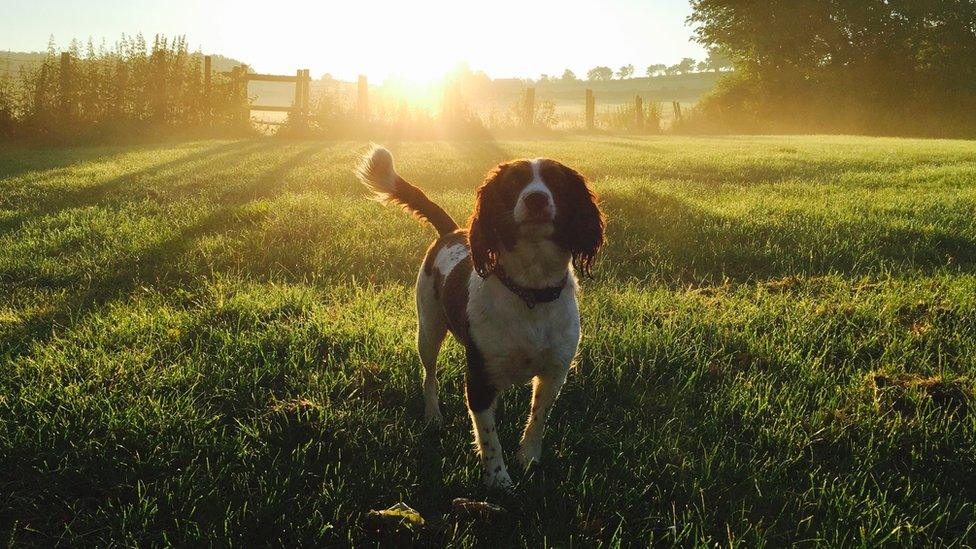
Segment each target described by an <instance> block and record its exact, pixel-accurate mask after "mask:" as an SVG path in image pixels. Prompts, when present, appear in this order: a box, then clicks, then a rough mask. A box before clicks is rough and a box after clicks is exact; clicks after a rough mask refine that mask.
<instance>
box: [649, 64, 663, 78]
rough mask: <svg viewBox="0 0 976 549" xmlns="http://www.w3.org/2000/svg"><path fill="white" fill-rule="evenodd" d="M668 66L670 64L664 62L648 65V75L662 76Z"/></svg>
mask: <svg viewBox="0 0 976 549" xmlns="http://www.w3.org/2000/svg"><path fill="white" fill-rule="evenodd" d="M666 68H668V66H667V65H665V64H664V63H656V64H654V65H648V66H647V76H648V77H652V76H660V75H662V74H664V69H666Z"/></svg>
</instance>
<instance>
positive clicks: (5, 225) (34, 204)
mask: <svg viewBox="0 0 976 549" xmlns="http://www.w3.org/2000/svg"><path fill="white" fill-rule="evenodd" d="M261 146H262V145H261V143H260V142H258V141H234V142H230V143H225V144H222V145H217V146H213V147H206V148H204V149H201V150H199V151H196V152H192V153H189V154H185V155H182V156H180V157H178V158H174V159H172V160H168V161H165V162H160V163H157V164H153V165H151V166H147V167H145V168H142V169H139V170H135V171H131V172H126V173H124V174H122V175H120V176H118V177H114V178H111V179H108V180H106V181H102V182H100V183H97V184H95V185H87V186H84V187H78V188H72V189H68V190H65V189H63V188H55V189H51V190H45V191H43V192H39V193H38V194H36V195H34V196H30V197H29V198H27V199H24V200H21V201H20V202H22V203H21V204H18V203H17V202H11V203H10V204H8V205H7V208H8V209H16V208H18V206H19V207H21V208H24V209H23V210H22V211H20V212H18V214H17V215H15V216H13V217H9V218H7V219H4V220H3V221H0V234H3V233H8V232H12V231H16V230H17V229H19V228H20V227H21V226H23V225H24V224H25V223H27V222H29V221H31V220H33V219H38V218H40V217H45V216H50V215H56V214H58V213H59V212H61V211H64V210H67V209H73V208H84V207H87V206H93V205H96V204H102V203H104V201H105V200H106V199H107V198H108V197H110V196H111V195H113V194H114V193H117V192H119V191H122V190H124V189H127V188H128V189H135V188H138V187H140V186H141V181H142V180H143V179H144V178H150V177H153V176H155V175H157V174H160V173H162V172H169V171H172V172H174V173H175V174H180V173H186V172H188V171H190V170H193V169H198V168H201V167H204V166H206V165H208V164H209V163H212V162H213V161H215V160H217V159H219V157H220V156H221V155H226V154H237V155H243V154H246V153H247V152H249V151H253V150H255V149H257V148H259V147H261ZM265 146H266V145H265ZM28 200H29V203H28V202H27V201H28Z"/></svg>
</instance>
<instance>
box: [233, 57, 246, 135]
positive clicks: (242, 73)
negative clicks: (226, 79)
mask: <svg viewBox="0 0 976 549" xmlns="http://www.w3.org/2000/svg"><path fill="white" fill-rule="evenodd" d="M231 79H233V81H234V86H235V87H236V88H237V93H238V94H239V96H238V97H239V99H240V100H241V114H240V116H241V121H242V122H250V121H251V105H250V104H249V103H248V99H247V65H240V66H238V67H234V68H233V69H232V70H231Z"/></svg>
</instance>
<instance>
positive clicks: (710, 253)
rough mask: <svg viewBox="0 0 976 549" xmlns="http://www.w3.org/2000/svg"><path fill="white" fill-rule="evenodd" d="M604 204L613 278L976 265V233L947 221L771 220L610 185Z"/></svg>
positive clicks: (741, 278) (717, 277) (803, 216)
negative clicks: (956, 229)
mask: <svg viewBox="0 0 976 549" xmlns="http://www.w3.org/2000/svg"><path fill="white" fill-rule="evenodd" d="M604 206H605V208H606V211H607V212H608V217H609V224H608V233H609V241H610V245H609V246H607V248H606V250H605V251H604V253H603V256H602V258H601V259H600V262H601V264H600V267H599V268H600V270H601V271H602V272H603V274H602V276H603V277H609V278H614V279H618V280H622V281H627V280H648V279H655V280H661V281H664V282H665V283H668V284H674V285H688V284H692V285H699V284H715V283H721V282H723V281H726V280H729V281H733V282H747V281H757V280H765V279H769V278H781V277H786V276H818V275H826V274H843V275H852V276H858V275H878V274H881V273H885V272H899V271H910V272H921V273H931V272H936V271H944V270H947V269H951V270H955V271H960V272H972V271H973V270H976V242H974V241H973V240H972V239H970V238H968V237H966V236H963V235H958V234H950V233H949V232H946V231H945V230H936V231H930V232H922V231H918V230H914V229H909V228H905V227H904V226H891V225H887V224H884V223H879V222H872V221H870V220H836V219H831V218H829V217H827V216H815V215H810V214H808V213H801V212H793V213H790V215H788V216H778V217H776V218H770V219H756V218H749V217H727V216H722V215H718V214H715V213H712V212H708V211H706V210H704V209H702V208H699V207H696V206H694V205H692V204H689V203H687V202H685V201H682V200H680V199H678V198H675V197H673V196H669V195H667V194H663V193H660V192H655V191H649V190H648V191H643V194H642V195H641V196H640V197H633V196H629V195H627V194H619V193H614V192H610V193H606V194H605V195H604ZM918 221H919V225H924V224H925V220H922V219H918ZM598 276H600V275H598Z"/></svg>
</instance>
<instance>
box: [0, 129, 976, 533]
mask: <svg viewBox="0 0 976 549" xmlns="http://www.w3.org/2000/svg"><path fill="white" fill-rule="evenodd" d="M387 145H389V146H391V148H392V149H393V151H394V153H395V154H397V155H398V157H399V159H400V168H401V171H402V172H403V174H404V175H405V176H407V177H408V179H410V180H412V181H413V182H415V183H417V184H419V185H421V186H422V187H424V188H425V189H427V190H428V191H429V192H430V194H431V195H432V196H433V197H434V198H435V199H436V200H437V201H439V202H441V203H442V204H444V205H445V206H446V207H447V209H448V210H449V211H450V212H451V213H452V214H454V215H455V216H456V217H457V218H458V219H461V218H465V217H466V216H467V214H468V213H469V208H470V207H471V205H472V198H473V189H474V188H475V186H476V185H477V184H479V183H480V180H481V178H482V176H483V174H484V172H485V171H486V170H487V169H488V168H489V167H490V166H492V165H493V164H494V163H496V162H497V161H499V160H502V159H508V158H511V157H519V156H532V157H534V156H540V155H544V156H551V157H554V158H557V159H560V160H562V161H564V162H566V163H568V164H570V165H573V166H575V167H577V168H579V169H580V170H581V171H583V172H584V173H585V174H587V175H588V176H589V177H590V178H591V180H592V181H593V183H594V185H595V187H596V189H597V190H598V191H599V192H600V193H601V195H602V197H603V201H604V202H603V203H604V207H605V210H606V212H607V214H608V216H609V227H608V236H609V239H610V244H609V245H608V247H607V248H606V249H605V253H604V254H603V255H602V257H601V260H600V262H599V263H598V268H597V270H596V274H595V277H594V279H592V280H586V281H584V283H583V293H582V295H581V309H582V316H583V325H584V327H583V331H584V336H583V342H582V345H581V350H580V355H579V358H578V364H577V366H576V368H575V370H574V371H573V373H572V374H571V375H570V379H569V382H568V383H567V385H566V387H565V389H564V392H563V394H562V396H561V397H560V400H559V401H558V402H557V404H556V407H555V410H554V412H553V416H552V419H551V422H550V429H549V431H548V433H547V442H546V444H545V447H544V450H543V456H542V464H541V465H540V467H538V468H537V469H534V470H532V471H530V472H528V473H527V474H526V473H521V472H520V471H517V470H515V469H514V468H513V478H514V480H515V482H516V485H517V486H516V489H515V492H514V494H512V495H505V494H498V493H490V492H486V491H485V489H484V488H482V487H481V481H480V471H479V466H478V463H477V460H476V457H475V455H474V453H473V451H472V441H471V436H470V432H469V423H468V418H467V415H466V413H465V410H464V402H463V398H462V390H461V385H462V375H461V371H462V370H461V364H462V353H461V351H460V348H459V347H458V346H457V345H456V344H454V343H451V344H450V345H449V346H448V347H447V348H446V349H445V351H444V353H443V354H442V357H441V360H442V370H441V374H442V376H441V381H442V385H441V386H442V402H443V411H444V414H445V420H446V422H445V425H444V427H443V429H442V430H440V431H432V430H425V429H424V428H423V424H422V419H421V418H422V413H423V404H422V398H421V394H420V383H419V379H420V364H419V361H418V359H417V357H416V354H415V349H414V345H413V341H412V340H413V333H412V332H413V327H414V320H413V310H412V307H413V305H412V299H413V298H412V294H411V292H412V283H413V279H414V277H415V271H416V269H417V268H418V265H419V262H420V260H421V258H422V255H423V252H424V250H425V248H426V246H427V244H428V243H429V241H430V240H431V239H432V236H433V232H432V231H431V230H430V229H427V228H423V227H420V226H419V225H417V224H416V223H415V222H414V221H413V220H412V219H410V218H409V217H408V216H407V215H405V214H404V213H403V212H400V211H397V210H395V209H384V208H381V207H380V206H379V205H377V204H376V203H373V202H369V201H367V200H366V199H365V198H364V193H363V192H362V191H361V190H360V189H359V188H358V187H357V185H356V183H355V181H354V179H353V176H352V173H351V169H350V168H351V166H352V165H353V162H354V158H355V156H356V155H357V153H359V152H361V151H363V150H364V148H365V145H364V144H363V143H335V142H308V141H286V140H246V141H233V142H226V141H206V142H189V143H177V144H166V145H153V146H135V147H102V148H64V149H46V150H28V149H20V148H9V147H8V148H6V149H2V150H0V295H2V297H3V299H2V301H0V361H2V367H0V534H2V536H3V537H2V538H0V539H2V540H3V541H4V542H7V541H11V542H15V543H16V542H28V543H35V544H39V545H52V544H55V543H62V544H85V545H92V544H97V545H107V544H109V543H116V544H124V545H131V544H167V543H174V544H181V545H189V544H200V543H216V544H221V545H222V544H225V543H238V544H243V543H245V542H254V541H258V540H265V541H274V542H306V543H308V544H320V545H321V544H336V543H348V542H353V543H357V544H358V543H372V542H375V541H414V542H418V543H432V544H442V543H459V544H494V545H523V544H524V545H531V546H540V545H542V544H554V545H570V544H573V545H582V546H586V545H591V544H594V543H596V542H598V541H603V542H608V543H611V544H630V543H635V544H644V543H648V542H662V541H663V542H676V543H679V544H682V545H690V544H699V543H700V544H714V543H721V544H730V545H733V544H742V545H745V546H750V547H753V546H763V545H768V546H781V545H783V544H785V543H787V542H793V541H803V542H807V543H809V544H823V545H831V546H835V545H841V544H843V545H863V546H875V545H879V544H883V543H899V544H933V545H941V544H946V545H955V544H967V543H968V544H973V543H974V542H976V527H974V523H976V505H974V503H973V502H974V500H976V413H974V412H976V410H974V409H973V406H974V403H976V401H974V395H973V384H974V376H976V358H974V357H976V314H974V306H976V273H974V271H976V223H974V219H976V143H974V142H962V141H955V142H953V141H913V140H895V139H870V138H848V137H784V138H716V139H705V138H701V139H691V138H688V139H686V138H671V137H668V138H647V139H644V138H609V137H605V138H604V137H600V138H570V137H567V138H565V139H562V140H553V141H545V142H542V141H537V142H528V141H526V142H470V143H451V142H437V143H401V144H397V143H387ZM528 396H529V391H528V389H527V388H526V389H522V390H517V391H513V392H511V393H508V394H507V395H506V397H505V399H504V402H503V406H502V410H501V412H500V425H501V427H502V429H501V434H502V442H503V444H504V445H505V447H506V452H507V457H508V458H509V461H510V462H511V463H512V464H514V461H513V460H512V459H511V458H512V456H513V454H514V451H515V449H516V441H517V437H518V434H519V431H520V427H521V421H522V420H523V419H524V415H525V413H524V412H525V410H526V409H527V406H528ZM456 497H468V498H474V499H486V498H487V499H489V500H490V501H494V502H496V503H499V504H500V505H502V506H503V507H504V508H505V509H506V510H507V515H506V516H504V517H501V518H498V519H495V520H491V521H479V520H473V519H456V518H452V516H451V515H450V513H449V510H450V507H451V500H452V499H453V498H456ZM400 501H402V502H405V503H407V504H409V505H411V506H412V507H414V508H416V509H417V510H418V511H420V512H421V514H422V515H423V516H424V517H425V518H426V519H427V521H428V524H427V526H426V527H425V528H422V529H419V530H416V531H413V532H409V531H404V532H399V533H394V534H383V535H385V536H390V535H392V536H394V537H393V538H390V537H382V536H381V537H377V536H378V534H375V533H373V532H372V530H371V529H370V528H369V527H368V524H367V522H368V521H367V519H366V513H367V512H368V511H369V510H371V509H382V508H386V507H389V506H391V505H393V504H395V503H397V502H400ZM397 536H402V537H397Z"/></svg>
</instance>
